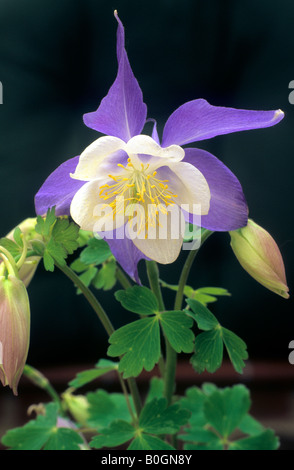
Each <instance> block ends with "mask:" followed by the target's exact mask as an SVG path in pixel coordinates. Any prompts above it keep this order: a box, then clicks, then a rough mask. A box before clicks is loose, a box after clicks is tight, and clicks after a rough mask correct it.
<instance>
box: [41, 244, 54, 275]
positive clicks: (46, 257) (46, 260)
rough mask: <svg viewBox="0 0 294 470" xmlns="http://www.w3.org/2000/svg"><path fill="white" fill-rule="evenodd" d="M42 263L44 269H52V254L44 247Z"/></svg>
mask: <svg viewBox="0 0 294 470" xmlns="http://www.w3.org/2000/svg"><path fill="white" fill-rule="evenodd" d="M43 263H44V267H45V269H46V271H51V272H53V271H54V259H53V258H52V256H51V255H50V254H49V253H48V251H47V250H46V249H45V251H44V255H43Z"/></svg>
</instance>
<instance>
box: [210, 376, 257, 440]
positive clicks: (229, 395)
mask: <svg viewBox="0 0 294 470" xmlns="http://www.w3.org/2000/svg"><path fill="white" fill-rule="evenodd" d="M250 404H251V402H250V397H249V391H248V389H247V388H246V387H245V386H244V385H235V386H233V387H231V388H229V387H227V388H224V389H223V390H217V391H216V392H214V393H212V394H211V395H209V396H208V397H207V400H206V401H205V403H204V414H205V416H206V419H207V421H208V422H209V423H210V424H211V425H212V426H213V428H214V429H215V430H216V431H217V432H218V433H219V434H220V435H221V436H223V437H225V438H228V437H229V435H230V434H231V433H232V432H233V431H234V430H235V429H236V428H237V427H238V425H239V424H240V423H241V421H242V419H243V418H244V416H245V415H246V414H247V412H248V410H249V408H250Z"/></svg>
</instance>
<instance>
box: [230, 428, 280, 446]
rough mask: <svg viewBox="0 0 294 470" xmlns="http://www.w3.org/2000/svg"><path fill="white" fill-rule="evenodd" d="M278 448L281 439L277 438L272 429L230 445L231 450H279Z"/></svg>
mask: <svg viewBox="0 0 294 470" xmlns="http://www.w3.org/2000/svg"><path fill="white" fill-rule="evenodd" d="M278 448H279V438H278V437H276V436H275V434H274V432H273V431H272V430H271V429H267V430H266V431H264V432H262V433H261V434H258V435H256V436H251V437H245V438H244V439H239V440H237V441H234V442H231V443H230V444H229V450H277V449H278Z"/></svg>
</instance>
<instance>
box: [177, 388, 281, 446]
mask: <svg viewBox="0 0 294 470" xmlns="http://www.w3.org/2000/svg"><path fill="white" fill-rule="evenodd" d="M180 401H181V405H182V406H183V407H185V408H186V409H188V410H190V412H191V417H190V419H189V424H188V426H186V427H185V428H184V432H183V433H182V434H180V435H179V436H178V438H179V439H180V440H182V441H183V443H184V449H185V450H276V449H277V448H278V447H279V439H278V438H277V437H276V436H275V434H274V432H273V431H272V430H271V429H266V428H265V427H264V426H262V425H261V424H260V423H259V422H258V421H257V420H256V419H255V418H254V417H253V416H252V415H251V414H250V407H251V400H250V395H249V391H248V389H247V388H246V387H245V386H244V385H234V386H233V387H226V388H223V389H220V388H217V387H216V386H215V385H213V384H210V383H206V384H204V385H203V386H202V389H200V388H198V387H191V388H189V389H188V390H187V391H186V395H185V397H183V398H181V400H180Z"/></svg>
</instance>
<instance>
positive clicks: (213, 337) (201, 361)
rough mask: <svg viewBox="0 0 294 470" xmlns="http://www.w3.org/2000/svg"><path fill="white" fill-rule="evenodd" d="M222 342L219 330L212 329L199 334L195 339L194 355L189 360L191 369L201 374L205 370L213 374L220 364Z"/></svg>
mask: <svg viewBox="0 0 294 470" xmlns="http://www.w3.org/2000/svg"><path fill="white" fill-rule="evenodd" d="M222 360H223V340H222V336H221V330H220V329H219V328H218V329H214V330H210V331H205V332H203V333H200V334H199V335H197V336H196V338H195V354H193V356H192V357H191V359H190V362H191V364H192V366H193V368H194V369H195V370H196V372H198V373H199V374H201V373H202V372H204V371H205V370H207V372H210V373H213V372H215V371H216V370H217V369H219V367H220V366H221V364H222Z"/></svg>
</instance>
